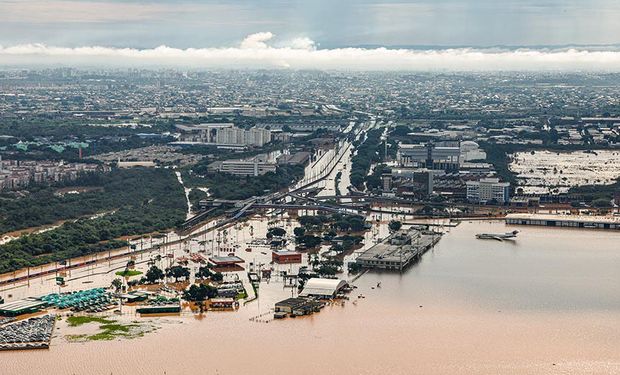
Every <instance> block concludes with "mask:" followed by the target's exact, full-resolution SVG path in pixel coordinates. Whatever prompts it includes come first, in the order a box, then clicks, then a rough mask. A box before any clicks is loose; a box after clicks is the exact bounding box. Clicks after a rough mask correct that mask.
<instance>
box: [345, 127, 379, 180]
mask: <svg viewBox="0 0 620 375" xmlns="http://www.w3.org/2000/svg"><path fill="white" fill-rule="evenodd" d="M382 133H383V130H381V129H373V130H371V131H369V132H368V133H366V135H367V137H366V140H365V141H364V142H363V143H362V144H360V145H358V146H357V154H356V155H355V156H354V157H353V159H352V164H351V184H352V185H353V186H355V187H356V188H357V189H358V190H364V182H365V181H366V176H367V175H368V171H369V170H370V166H371V165H372V164H374V163H378V162H380V161H381V160H382V157H381V155H382V153H381V134H382Z"/></svg>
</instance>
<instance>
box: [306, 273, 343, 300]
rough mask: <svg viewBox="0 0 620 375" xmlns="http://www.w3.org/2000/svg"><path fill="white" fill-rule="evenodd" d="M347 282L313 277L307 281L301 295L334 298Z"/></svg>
mask: <svg viewBox="0 0 620 375" xmlns="http://www.w3.org/2000/svg"><path fill="white" fill-rule="evenodd" d="M347 285H348V284H347V282H346V281H344V280H339V279H322V278H312V279H309V280H308V281H306V284H305V285H304V289H303V290H302V291H301V293H299V296H300V297H318V298H334V297H336V295H337V294H338V293H339V292H340V291H342V290H343V289H344V288H346V286H347Z"/></svg>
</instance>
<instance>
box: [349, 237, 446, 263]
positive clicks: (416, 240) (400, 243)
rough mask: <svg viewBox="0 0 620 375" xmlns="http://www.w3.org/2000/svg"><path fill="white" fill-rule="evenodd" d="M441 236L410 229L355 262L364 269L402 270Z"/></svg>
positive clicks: (377, 246) (387, 240) (377, 245)
mask: <svg viewBox="0 0 620 375" xmlns="http://www.w3.org/2000/svg"><path fill="white" fill-rule="evenodd" d="M440 238H441V234H439V233H434V232H428V231H423V230H419V229H417V228H410V229H409V230H400V231H398V232H396V233H394V234H392V235H391V236H389V237H388V238H387V239H386V240H385V241H383V242H381V243H378V244H376V245H374V246H372V247H371V248H370V249H368V250H366V251H365V252H363V253H362V254H361V255H360V256H358V257H357V259H356V260H355V262H356V263H357V264H359V265H361V266H362V267H364V268H377V269H387V270H402V269H404V268H405V267H407V266H408V265H409V264H411V263H412V262H413V261H414V260H415V259H417V258H419V257H420V256H422V254H424V253H425V252H426V251H427V250H428V249H430V248H431V247H433V245H435V243H437V242H438V241H439V239H440Z"/></svg>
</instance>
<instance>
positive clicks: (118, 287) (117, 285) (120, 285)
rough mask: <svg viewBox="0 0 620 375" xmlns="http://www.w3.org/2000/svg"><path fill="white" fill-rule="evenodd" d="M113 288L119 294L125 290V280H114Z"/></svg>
mask: <svg viewBox="0 0 620 375" xmlns="http://www.w3.org/2000/svg"><path fill="white" fill-rule="evenodd" d="M112 287H114V291H116V293H119V292H120V291H121V289H122V288H123V280H121V279H118V278H117V279H114V280H112Z"/></svg>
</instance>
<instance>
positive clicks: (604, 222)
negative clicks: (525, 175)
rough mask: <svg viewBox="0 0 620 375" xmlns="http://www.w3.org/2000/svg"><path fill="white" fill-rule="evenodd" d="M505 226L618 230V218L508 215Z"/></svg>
mask: <svg viewBox="0 0 620 375" xmlns="http://www.w3.org/2000/svg"><path fill="white" fill-rule="evenodd" d="M506 224H514V225H539V226H546V227H562V228H587V229H613V230H620V217H615V216H584V215H551V214H548V215H544V214H509V215H507V216H506Z"/></svg>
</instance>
